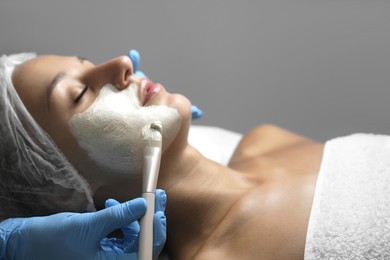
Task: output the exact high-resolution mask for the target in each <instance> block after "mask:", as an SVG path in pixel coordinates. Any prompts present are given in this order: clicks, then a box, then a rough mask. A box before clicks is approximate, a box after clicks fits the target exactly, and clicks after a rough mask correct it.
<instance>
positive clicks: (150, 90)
mask: <svg viewBox="0 0 390 260" xmlns="http://www.w3.org/2000/svg"><path fill="white" fill-rule="evenodd" d="M162 88H163V86H162V85H161V84H154V83H153V81H151V80H150V79H147V78H143V79H142V81H141V93H142V97H143V102H142V105H145V104H146V103H148V101H149V100H150V99H152V97H153V96H155V95H156V94H157V93H159V92H160V91H161V89H162Z"/></svg>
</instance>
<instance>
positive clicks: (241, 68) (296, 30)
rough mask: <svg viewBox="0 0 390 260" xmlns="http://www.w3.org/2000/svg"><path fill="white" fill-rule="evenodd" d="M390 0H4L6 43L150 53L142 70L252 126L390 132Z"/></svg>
mask: <svg viewBox="0 0 390 260" xmlns="http://www.w3.org/2000/svg"><path fill="white" fill-rule="evenodd" d="M389 26H390V1H388V0H386V1H368V0H367V1H363V0H355V1H353V0H338V1H335V0H334V1H327V0H323V1H315V0H313V1H309V0H307V1H302V0H282V1H280V0H269V1H267V0H257V1H245V0H241V1H233V0H223V1H222V0H220V1H212V0H210V1H170V0H164V1H130V0H122V1H115V0H112V1H107V0H94V1H92V0H91V1H87V0H62V1H56V0H24V1H21V0H20V1H19V0H2V1H1V3H0V41H1V44H0V53H2V54H3V53H6V54H10V53H16V52H22V51H34V52H37V53H38V54H46V53H56V54H64V55H80V56H83V57H86V58H88V59H90V60H91V61H93V62H95V63H99V62H103V61H105V60H106V59H111V58H113V57H116V56H118V55H123V54H126V53H127V51H128V50H129V49H130V48H135V49H137V50H138V51H140V53H141V58H142V61H141V69H142V70H143V71H144V72H145V73H146V74H147V75H148V76H149V77H150V78H152V79H153V80H154V81H158V82H161V83H163V84H164V85H165V87H167V89H168V90H169V91H170V92H180V93H183V94H185V95H186V96H187V97H189V99H190V100H191V101H192V102H193V103H194V104H196V105H198V106H199V107H201V108H202V109H203V110H204V112H205V115H204V117H203V118H202V119H200V120H198V121H195V122H194V124H201V125H214V126H220V127H223V128H227V129H230V130H234V131H237V132H246V131H248V130H250V129H251V128H252V127H254V126H256V125H258V124H261V123H273V124H277V125H279V126H282V127H285V128H287V129H290V130H292V131H294V132H298V133H300V134H302V135H305V136H308V137H311V138H314V139H318V140H326V139H328V138H332V137H335V136H339V135H345V134H349V133H352V132H376V133H384V134H388V133H389V132H390V128H389V127H390V121H389V112H390V105H389V102H388V99H389V97H390V88H389V84H390V27H389Z"/></svg>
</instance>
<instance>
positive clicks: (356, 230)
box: [1, 54, 390, 260]
mask: <svg viewBox="0 0 390 260" xmlns="http://www.w3.org/2000/svg"><path fill="white" fill-rule="evenodd" d="M21 55H22V57H23V55H25V56H26V58H25V61H24V58H22V62H21V64H20V65H17V66H16V67H15V69H14V70H10V75H9V77H10V78H11V79H12V83H13V84H11V85H10V86H1V88H7V91H8V92H12V91H16V93H17V94H18V96H19V97H20V99H21V101H22V102H23V104H24V106H25V107H26V108H27V110H28V112H29V114H31V116H32V118H33V119H34V120H35V121H36V122H37V123H38V125H39V126H40V127H41V128H42V129H43V130H44V131H45V132H46V133H47V134H48V135H49V136H50V137H51V140H52V141H53V142H54V143H55V145H56V147H58V149H60V151H61V154H62V153H63V155H64V156H65V158H66V159H67V160H68V161H69V162H70V163H71V165H72V166H73V167H74V168H75V169H76V170H77V175H78V176H79V177H78V178H73V179H72V178H71V180H72V181H71V182H70V181H69V180H67V179H66V178H68V176H63V180H62V179H61V177H60V178H57V179H56V180H55V181H53V182H51V185H53V186H59V187H62V188H63V189H59V190H61V194H53V196H57V197H58V196H60V197H61V198H62V201H72V202H73V203H69V205H70V204H72V208H70V209H69V210H73V211H81V212H82V211H87V210H88V209H90V208H93V206H95V207H96V208H98V209H99V208H102V207H103V203H104V200H105V199H106V198H108V197H112V198H116V199H118V200H120V201H125V200H128V199H131V198H134V197H138V196H140V194H141V182H142V144H141V143H140V134H141V129H142V127H143V126H144V125H146V124H148V123H151V122H153V121H155V120H159V121H161V122H162V129H163V156H162V161H161V168H160V175H159V180H158V187H159V188H161V189H164V190H165V191H166V193H167V197H168V201H167V208H166V215H167V242H166V251H167V252H168V255H169V257H170V259H180V260H182V259H272V260H275V259H288V260H292V259H304V258H305V259H357V258H359V259H375V258H378V259H389V258H390V211H389V205H390V190H389V189H390V188H389V187H390V185H389V184H390V160H389V158H390V138H389V137H388V136H384V135H371V134H354V135H351V136H346V137H340V138H336V139H333V140H330V141H328V142H326V143H325V144H322V143H319V142H316V141H314V140H310V139H308V138H305V137H303V136H300V135H297V134H294V133H291V132H289V131H286V130H284V129H281V128H278V127H276V126H272V125H264V126H259V127H256V128H254V129H253V130H252V131H250V132H248V133H246V134H245V135H243V136H242V139H241V140H240V142H239V144H238V145H237V147H236V148H235V150H234V152H233V154H232V156H231V158H230V161H229V162H228V164H227V165H226V166H225V165H223V164H221V163H218V162H216V161H214V160H210V159H208V158H207V157H205V156H204V155H202V153H200V152H199V151H198V150H197V149H196V148H195V147H194V146H193V145H191V144H190V143H189V142H188V135H189V130H190V128H191V127H190V122H191V103H190V102H189V100H188V99H187V98H186V97H184V96H182V95H179V94H171V93H169V92H168V91H167V90H166V89H165V88H164V87H163V86H162V85H160V84H154V83H153V82H151V81H150V80H148V79H141V78H138V77H136V76H135V75H133V70H132V63H131V61H130V59H129V58H128V57H124V56H123V57H118V58H115V59H113V60H109V61H107V62H105V63H103V64H99V65H94V64H92V63H91V62H89V61H88V60H84V59H80V58H77V57H63V56H55V55H44V56H38V57H31V56H29V55H26V54H21ZM15 57H18V58H17V59H20V57H21V56H20V55H19V56H9V57H5V58H7V59H8V60H11V61H12V59H15ZM11 73H12V75H11ZM12 85H13V86H12ZM15 104H16V102H15V101H11V102H8V103H7V106H13V105H15ZM2 106H4V105H3V104H2ZM2 109H4V108H2ZM26 122H27V121H26ZM24 128H25V129H24V130H23V131H27V132H28V131H29V129H30V128H31V126H30V125H28V124H24ZM205 138H207V137H205ZM36 139H38V138H37V137H35V136H31V140H29V141H30V142H32V143H34V141H35V140H36ZM209 145H210V146H213V144H212V143H210V144H209ZM29 149H32V150H33V149H34V146H33V145H30V146H29ZM26 160H27V159H26ZM2 167H3V166H2ZM7 167H12V165H9V166H7ZM37 171H39V169H37ZM15 178H16V177H15ZM68 179H69V178H68ZM23 183H28V182H23ZM25 185H27V184H25ZM64 187H65V188H66V189H65V188H64ZM49 188H50V187H49ZM52 190H56V189H52ZM71 190H76V191H77V192H70V191H71ZM36 196H37V201H39V194H37V195H36ZM88 198H92V199H93V201H92V200H91V199H90V200H89V199H88ZM20 200H23V197H22V196H21V197H20ZM55 201H56V200H55V199H53V201H52V203H50V205H46V204H44V203H42V204H43V205H42V207H35V208H39V209H41V210H40V211H39V212H37V211H36V210H35V209H31V208H23V207H20V208H18V209H17V210H13V211H10V212H8V216H5V217H14V216H15V215H17V216H20V214H22V215H24V216H29V215H33V214H47V212H52V211H53V210H54V211H55V210H57V211H64V210H67V209H66V205H67V204H66V203H60V202H58V203H57V204H56V203H55ZM20 205H24V204H23V203H21V204H20ZM64 205H65V206H64ZM75 205H77V207H76V206H75ZM3 217H4V216H3Z"/></svg>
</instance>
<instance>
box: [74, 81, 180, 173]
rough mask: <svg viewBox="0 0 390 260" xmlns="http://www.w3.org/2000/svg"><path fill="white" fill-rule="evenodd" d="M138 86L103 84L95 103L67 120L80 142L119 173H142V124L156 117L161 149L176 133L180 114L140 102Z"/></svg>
mask: <svg viewBox="0 0 390 260" xmlns="http://www.w3.org/2000/svg"><path fill="white" fill-rule="evenodd" d="M137 93H138V86H137V85H136V84H134V83H133V84H131V85H130V86H129V87H128V88H126V89H124V90H121V91H119V90H117V89H116V88H115V87H114V86H112V85H106V86H104V87H103V88H102V89H101V90H100V93H99V96H98V97H97V98H96V100H95V101H94V103H93V104H92V105H91V106H90V107H89V108H88V109H87V110H86V111H84V112H82V113H79V114H76V115H74V116H72V117H71V119H70V120H69V125H70V130H71V132H72V134H73V135H74V136H75V138H76V139H77V140H78V142H79V145H80V146H81V147H82V148H83V149H84V150H85V151H86V152H87V153H88V155H89V156H90V157H91V158H92V159H93V160H94V161H95V162H96V163H97V164H98V165H100V166H102V167H105V168H106V169H108V170H110V171H112V172H113V173H119V174H136V173H138V174H141V170H142V157H143V155H142V153H143V145H142V140H141V131H142V128H143V127H144V126H145V125H147V124H150V123H152V122H154V121H156V120H158V121H161V124H162V129H163V133H162V136H163V142H162V144H163V150H164V149H165V148H166V147H167V146H169V145H170V144H171V143H172V141H173V139H174V138H175V137H176V135H177V133H178V131H179V127H180V116H179V113H178V111H177V110H176V109H173V108H170V107H167V106H163V105H161V106H148V107H143V106H141V102H140V101H139V97H138V94H137Z"/></svg>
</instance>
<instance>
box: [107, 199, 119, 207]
mask: <svg viewBox="0 0 390 260" xmlns="http://www.w3.org/2000/svg"><path fill="white" fill-rule="evenodd" d="M118 204H120V203H119V201H117V200H115V199H111V198H110V199H107V200H106V201H105V203H104V206H105V207H106V208H109V207H112V206H115V205H118Z"/></svg>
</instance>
